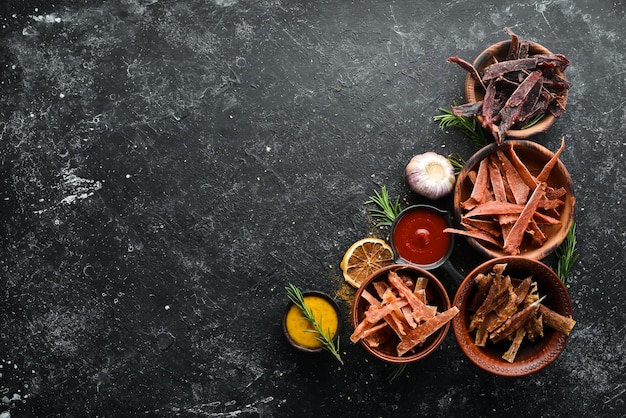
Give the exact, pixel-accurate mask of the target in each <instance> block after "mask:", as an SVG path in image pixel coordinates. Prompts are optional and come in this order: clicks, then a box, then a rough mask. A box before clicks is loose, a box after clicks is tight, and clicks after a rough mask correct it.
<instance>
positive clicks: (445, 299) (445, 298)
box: [352, 263, 452, 364]
mask: <svg viewBox="0 0 626 418" xmlns="http://www.w3.org/2000/svg"><path fill="white" fill-rule="evenodd" d="M403 269H404V270H412V271H414V272H416V273H418V274H420V275H423V276H425V277H427V278H428V283H429V284H431V283H432V284H433V285H434V286H436V288H437V289H438V290H439V291H440V292H441V296H442V297H441V300H442V303H443V305H444V306H443V307H442V306H440V305H437V310H438V311H439V312H442V311H444V310H446V309H450V308H451V307H452V303H451V300H450V296H449V295H448V292H447V291H446V288H445V286H444V285H443V283H442V282H441V281H440V280H439V279H438V278H437V277H436V276H435V275H434V274H433V273H431V272H430V271H428V270H426V269H424V268H421V267H419V266H417V265H414V264H395V263H394V264H390V265H388V266H385V267H381V268H380V269H378V270H376V271H374V272H372V274H370V275H369V276H368V277H367V278H366V279H365V280H364V281H363V283H361V286H360V287H359V288H358V289H357V291H356V294H355V295H354V303H353V304H352V326H353V328H356V326H357V325H358V324H359V323H360V320H359V317H358V315H359V312H358V310H359V303H358V302H359V301H360V299H361V294H362V293H363V290H364V289H365V288H366V287H367V286H368V285H369V284H370V283H372V282H373V281H374V280H375V279H376V278H378V277H379V276H380V275H381V274H384V273H386V272H387V271H389V270H403ZM451 322H452V321H449V322H448V323H446V324H445V325H444V326H443V327H441V328H440V329H439V330H438V331H436V332H437V334H436V336H435V339H434V340H432V342H431V343H430V345H429V346H428V347H427V348H426V349H425V350H423V351H420V352H418V353H416V354H412V355H409V356H403V357H398V356H391V355H388V354H385V353H381V352H380V351H378V350H376V349H374V348H372V347H370V346H369V345H368V344H367V343H366V342H365V341H363V340H359V343H360V344H361V346H362V347H363V348H364V349H365V351H367V352H368V353H370V354H371V355H372V356H374V357H375V358H377V359H379V360H382V361H384V362H387V363H391V364H409V363H414V362H416V361H419V360H423V359H424V358H426V357H428V356H429V355H431V354H432V353H433V352H434V351H435V350H437V348H439V346H441V344H442V343H443V341H444V340H445V338H446V336H447V335H448V332H449V331H450V327H451Z"/></svg>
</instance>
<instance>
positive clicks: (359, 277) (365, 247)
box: [339, 238, 394, 287]
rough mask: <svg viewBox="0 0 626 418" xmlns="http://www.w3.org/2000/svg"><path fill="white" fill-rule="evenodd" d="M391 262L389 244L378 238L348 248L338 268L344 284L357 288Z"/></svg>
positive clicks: (391, 255)
mask: <svg viewBox="0 0 626 418" xmlns="http://www.w3.org/2000/svg"><path fill="white" fill-rule="evenodd" d="M393 262H394V260H393V250H392V249H391V247H390V246H389V244H387V243H386V242H385V241H383V240H382V239H379V238H363V239H361V240H359V241H357V242H355V243H354V244H352V245H351V246H350V248H348V251H346V253H345V254H344V256H343V260H341V264H340V265H339V266H340V267H341V270H342V271H343V278H344V279H345V280H346V282H348V283H350V284H351V285H352V286H354V287H359V286H361V283H362V282H363V281H364V280H365V279H366V278H367V276H369V275H370V274H371V273H373V272H374V271H376V270H378V269H379V268H381V267H385V266H387V265H389V264H393Z"/></svg>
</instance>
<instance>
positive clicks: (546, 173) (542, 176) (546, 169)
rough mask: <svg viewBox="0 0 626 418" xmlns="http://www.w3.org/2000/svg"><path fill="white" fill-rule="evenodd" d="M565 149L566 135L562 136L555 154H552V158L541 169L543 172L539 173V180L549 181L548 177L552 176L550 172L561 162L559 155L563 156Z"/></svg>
mask: <svg viewBox="0 0 626 418" xmlns="http://www.w3.org/2000/svg"><path fill="white" fill-rule="evenodd" d="M564 149H565V137H561V146H560V147H559V149H558V150H557V151H556V152H555V153H554V155H552V157H551V158H550V160H549V161H548V162H547V163H546V164H545V165H544V166H543V169H541V173H539V175H538V176H537V181H540V182H541V181H548V177H550V173H551V172H552V169H553V168H554V166H555V165H556V164H557V163H558V162H559V157H560V156H561V153H562V152H563V150H564Z"/></svg>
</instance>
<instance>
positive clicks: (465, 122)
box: [433, 108, 489, 149]
mask: <svg viewBox="0 0 626 418" xmlns="http://www.w3.org/2000/svg"><path fill="white" fill-rule="evenodd" d="M439 111H441V114H439V115H436V116H434V117H433V119H434V120H435V122H439V129H441V130H444V129H446V128H449V127H453V128H457V129H458V130H460V131H461V133H463V134H464V135H465V136H467V137H468V138H469V139H470V140H471V141H472V143H473V144H474V146H475V147H476V148H477V149H480V148H482V147H484V146H486V145H487V144H488V143H489V140H488V139H487V134H486V133H485V130H484V129H483V127H482V126H480V125H479V124H478V123H476V119H474V118H472V119H470V118H466V117H463V116H456V115H455V114H454V113H452V109H444V108H439Z"/></svg>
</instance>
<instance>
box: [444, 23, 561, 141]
mask: <svg viewBox="0 0 626 418" xmlns="http://www.w3.org/2000/svg"><path fill="white" fill-rule="evenodd" d="M506 32H507V33H508V34H509V35H510V36H511V46H510V47H509V51H508V54H507V56H506V59H505V60H503V61H500V62H497V61H496V60H495V58H494V61H493V62H489V63H487V66H486V67H484V68H483V69H481V70H480V72H479V70H477V69H476V68H474V66H473V65H472V64H471V63H469V62H468V61H465V60H463V59H462V58H460V57H457V56H454V57H450V58H448V61H449V62H453V63H456V64H458V65H459V66H461V67H462V68H463V69H464V70H466V71H468V72H469V74H470V76H471V77H472V78H473V79H474V80H475V82H476V83H477V84H478V85H479V86H481V87H482V89H483V91H484V92H485V96H484V98H483V100H481V101H478V102H476V103H468V104H464V105H460V106H453V107H452V112H453V113H454V114H455V115H457V116H463V117H473V116H474V115H481V116H482V117H483V123H482V126H483V128H485V129H487V131H489V132H491V134H492V135H493V137H494V138H495V141H496V143H497V144H500V145H501V144H502V143H503V142H504V140H505V138H506V136H507V133H508V131H509V130H510V129H512V128H516V129H523V128H524V126H525V125H529V124H532V122H533V121H534V120H537V119H539V118H541V117H543V115H545V114H546V113H547V112H549V113H551V114H552V115H554V116H555V117H559V116H561V115H562V114H563V112H565V103H566V102H567V93H568V91H569V87H570V85H569V82H568V81H567V79H566V78H565V77H563V76H561V75H560V74H559V72H557V71H556V70H557V69H558V70H560V72H561V73H562V72H563V71H565V69H566V68H567V67H568V66H569V60H568V59H567V57H565V56H564V55H562V54H534V55H530V54H529V51H530V43H529V42H528V41H524V40H520V39H519V37H518V36H517V35H515V34H514V33H513V32H512V31H511V30H510V29H509V28H506Z"/></svg>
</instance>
